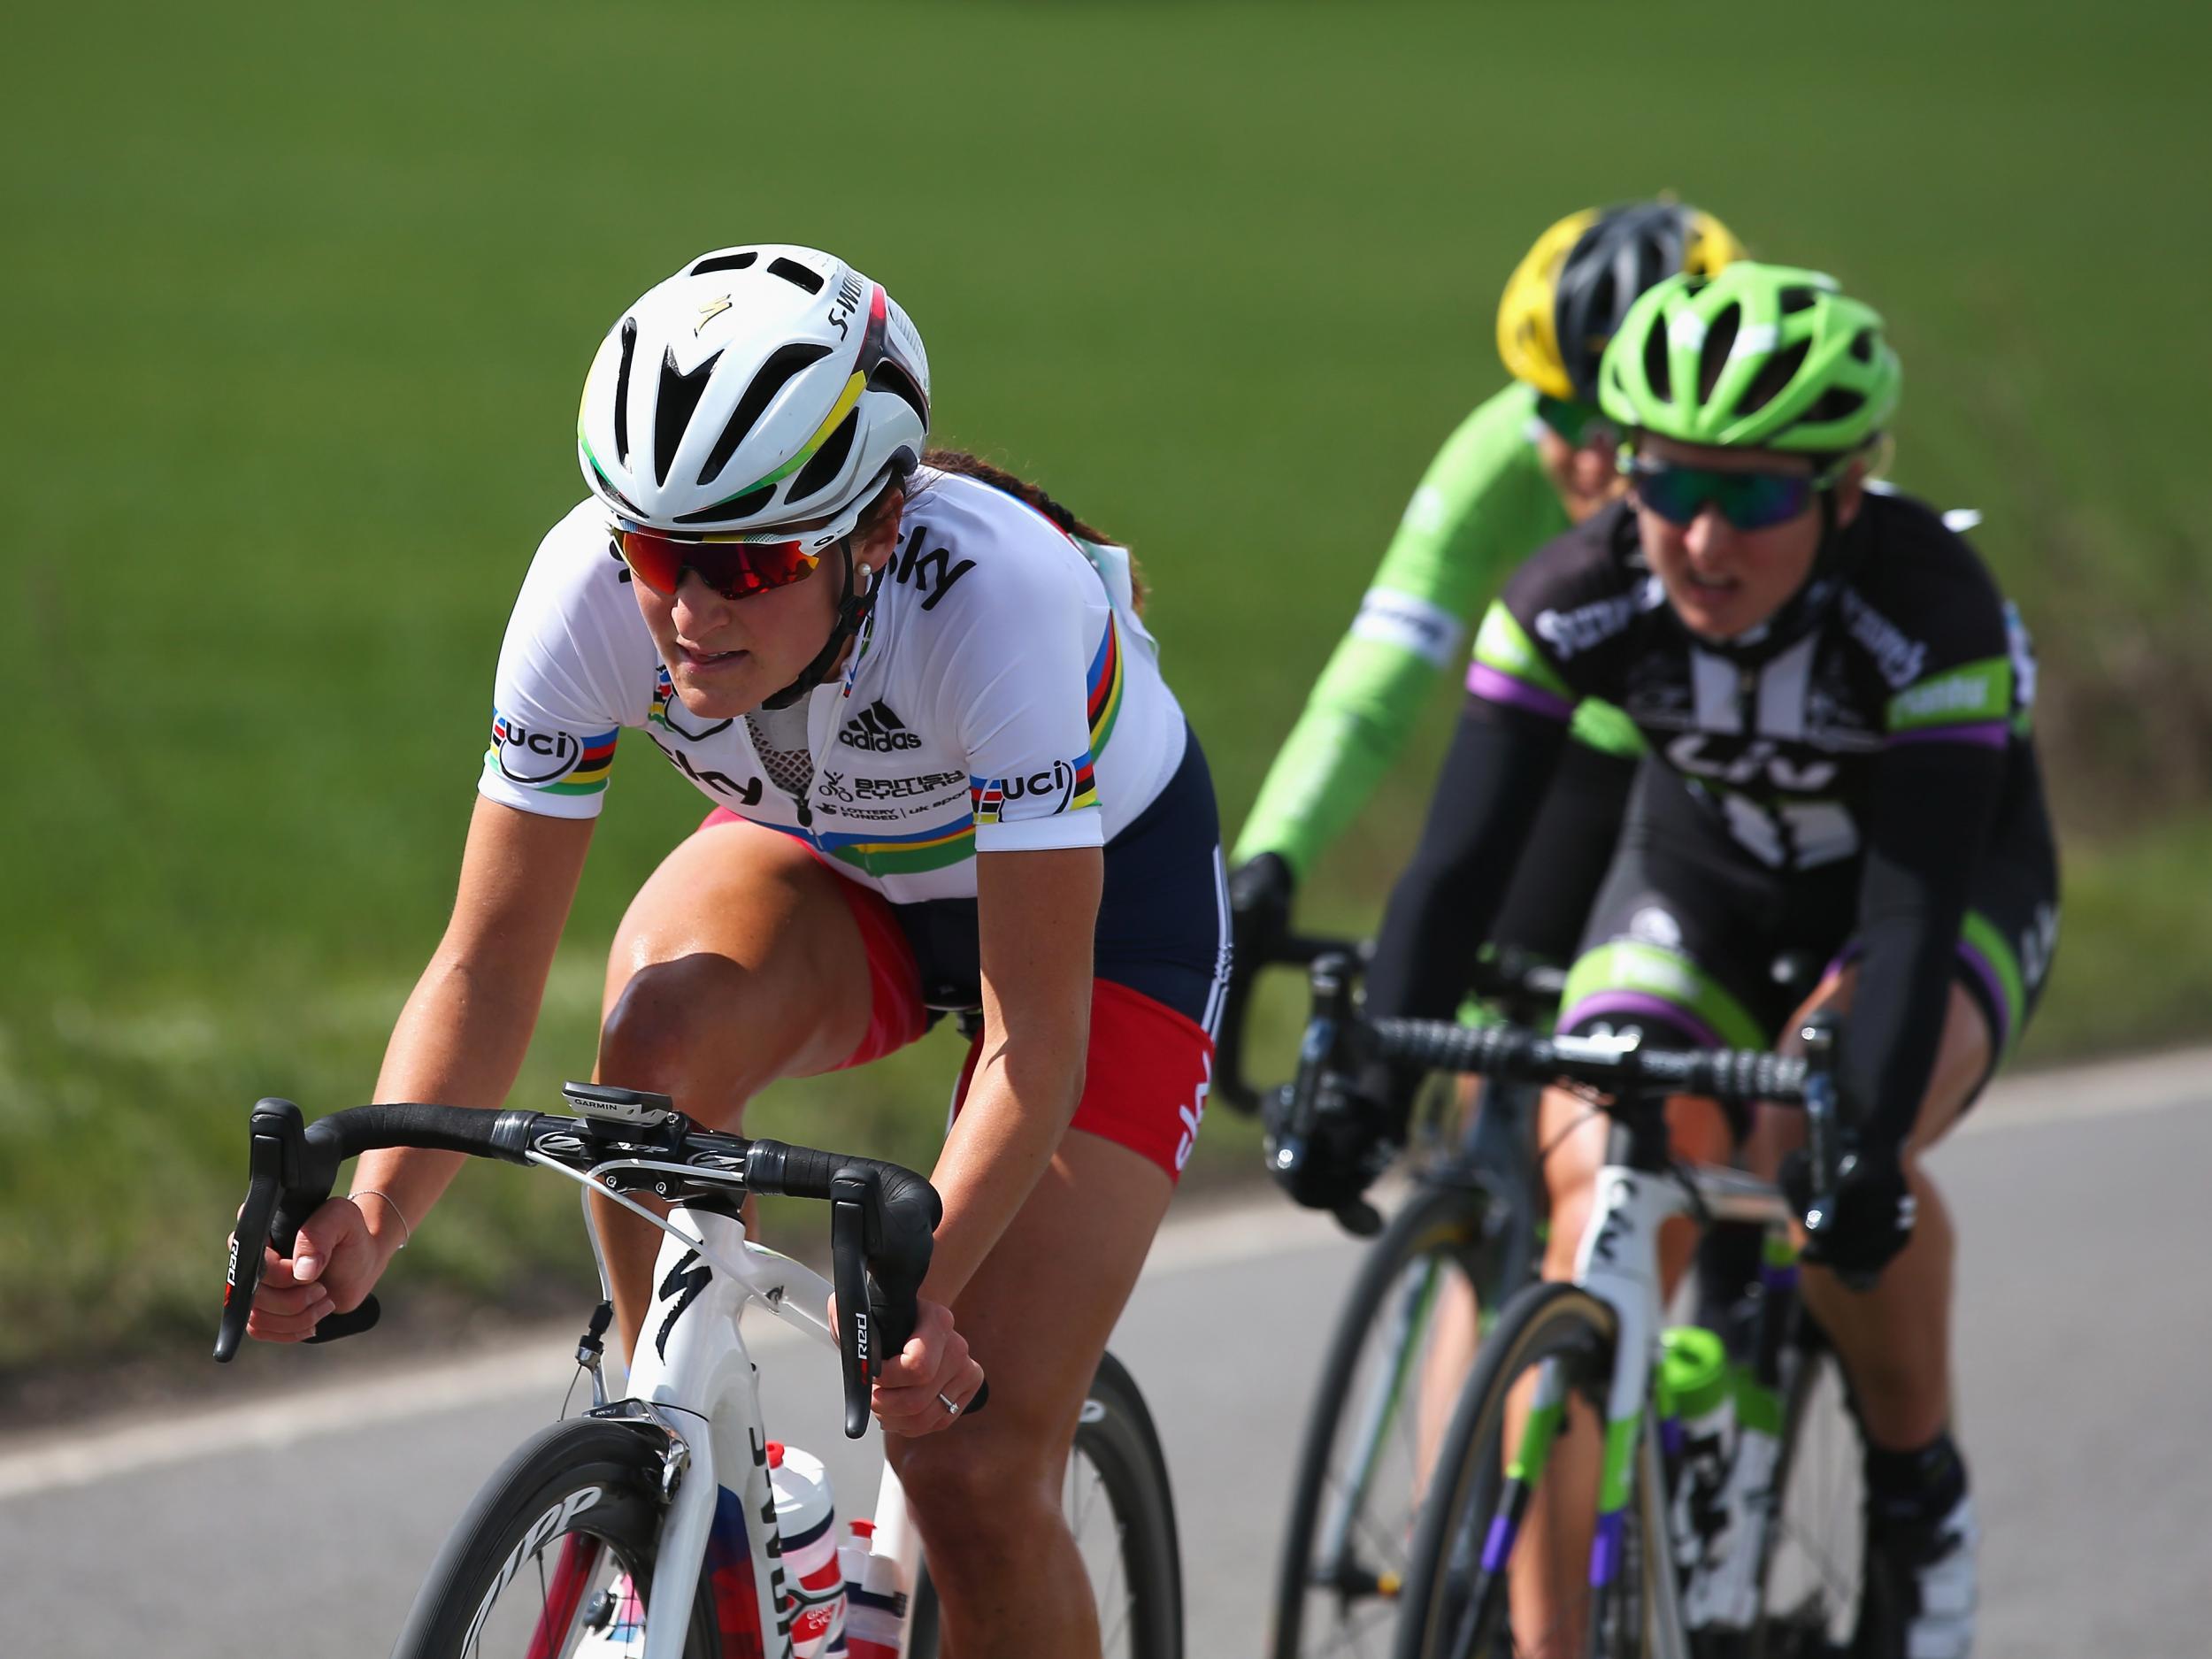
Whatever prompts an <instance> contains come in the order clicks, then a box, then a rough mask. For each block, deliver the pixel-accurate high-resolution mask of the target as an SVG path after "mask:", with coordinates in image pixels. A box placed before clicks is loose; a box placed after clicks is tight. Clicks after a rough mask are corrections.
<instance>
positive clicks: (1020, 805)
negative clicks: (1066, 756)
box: [968, 750, 1098, 824]
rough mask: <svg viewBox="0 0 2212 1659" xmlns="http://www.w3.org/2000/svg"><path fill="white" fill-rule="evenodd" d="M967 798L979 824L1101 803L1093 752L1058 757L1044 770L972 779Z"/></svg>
mask: <svg viewBox="0 0 2212 1659" xmlns="http://www.w3.org/2000/svg"><path fill="white" fill-rule="evenodd" d="M968 799H969V803H970V806H971V808H972V810H973V812H974V814H975V821H976V822H977V823H978V824H1010V823H1012V822H1014V821H1015V820H1016V819H1018V818H1050V817H1051V816H1053V814H1055V813H1056V812H1077V811H1080V810H1082V809H1083V808H1085V807H1087V806H1096V805H1097V804H1098V785H1097V782H1096V780H1094V776H1093V769H1092V765H1091V757H1090V752H1089V751H1088V750H1085V751H1084V752H1083V753H1082V754H1080V755H1078V756H1077V757H1075V758H1074V759H1073V760H1056V761H1054V762H1053V763H1052V764H1051V765H1050V766H1048V767H1047V768H1045V769H1044V770H1042V771H1041V772H1023V773H1018V774H1017V775H1015V776H1013V777H1010V778H970V779H969V780H968Z"/></svg>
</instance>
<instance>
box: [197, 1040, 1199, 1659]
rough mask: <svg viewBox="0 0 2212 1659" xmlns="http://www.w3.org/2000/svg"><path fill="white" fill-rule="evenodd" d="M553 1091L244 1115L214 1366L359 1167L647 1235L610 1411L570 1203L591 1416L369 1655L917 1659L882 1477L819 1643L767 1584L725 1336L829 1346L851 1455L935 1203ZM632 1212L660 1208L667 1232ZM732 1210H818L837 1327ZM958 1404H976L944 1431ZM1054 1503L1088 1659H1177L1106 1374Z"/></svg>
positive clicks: (751, 1470) (451, 1551)
mask: <svg viewBox="0 0 2212 1659" xmlns="http://www.w3.org/2000/svg"><path fill="white" fill-rule="evenodd" d="M564 1093H565V1095H566V1096H567V1098H568V1101H569V1103H570V1104H571V1106H572V1108H573V1109H574V1110H575V1112H576V1116H574V1117H562V1116H552V1115H547V1114H542V1113H538V1112H531V1111H502V1112H488V1111H476V1110H468V1109H465V1108H459V1107H450V1106H430V1105H415V1104H400V1105H378V1106H362V1107H356V1108H354V1109H352V1110H347V1111H342V1112H335V1113H333V1114H331V1115H330V1116H328V1117H326V1118H319V1119H318V1120H317V1121H316V1122H315V1123H314V1124H313V1125H305V1124H304V1123H303V1118H302V1116H301V1113H300V1110H299V1108H298V1107H296V1106H295V1105H293V1104H292V1103H291V1102H289V1101H282V1100H265V1101H262V1102H260V1103H259V1104H257V1106H256V1107H255V1108H254V1112H253V1119H252V1127H251V1179H250V1187H249V1190H248V1194H247V1198H246V1202H245V1206H244V1208H243V1209H242V1210H241V1211H240V1214H239V1218H238V1225H237V1229H236V1231H235V1232H234V1234H233V1235H232V1241H231V1262H230V1272H229V1277H228V1281H227V1289H226V1292H225V1299H224V1312H223V1320H222V1326H221V1330H220V1333H219V1335H218V1337H217V1340H216V1345H215V1357H216V1358H217V1359H219V1360H227V1359H229V1358H230V1357H231V1356H233V1355H234V1353H235V1352H236V1351H237V1348H238V1346H239V1343H240V1341H241V1340H242V1338H243V1335H244V1332H245V1324H246V1315H247V1311H248V1310H249V1309H250V1306H251V1304H252V1301H253V1293H254V1289H255V1286H256V1285H257V1283H258V1282H259V1279H260V1275H261V1271H262V1264H263V1260H264V1254H263V1252H264V1248H265V1246H267V1245H269V1244H271V1243H273V1244H274V1245H275V1247H276V1248H277V1249H278V1251H279V1253H280V1255H286V1256H288V1255H289V1254H290V1252H291V1248H292V1241H293V1239H294V1237H295V1235H296V1233H297V1232H298V1229H299V1225H300V1223H301V1222H302V1221H303V1220H304V1219H305V1218H306V1217H308V1216H309V1215H311V1213H313V1211H314V1210H315V1209H316V1208H317V1207H318V1206H319V1204H320V1203H321V1202H323V1200H324V1199H325V1198H326V1196H327V1195H328V1194H329V1191H330V1188H331V1186H332V1184H333V1182H334V1179H335V1177H336V1174H337V1171H338V1166H339V1164H341V1163H342V1162H343V1161H344V1160H345V1159H347V1158H349V1157H351V1156H355V1155H357V1154H358V1153H361V1152H365V1151H368V1150H371V1149H373V1148H380V1147H396V1146H412V1147H425V1148H434V1149H438V1150H443V1151H450V1152H462V1153H469V1154H473V1155H475V1156H485V1157H495V1158H501V1159H504V1160H506V1161H508V1162H511V1163H518V1164H536V1165H538V1166H539V1167H541V1168H543V1169H548V1170H552V1171H557V1172H559V1173H561V1174H563V1175H565V1176H567V1177H568V1178H569V1179H572V1180H574V1181H577V1182H578V1183H580V1185H582V1186H583V1187H586V1188H587V1189H588V1190H591V1191H596V1192H599V1193H601V1194H606V1195H610V1196H611V1197H612V1198H613V1199H614V1200H615V1202H618V1203H621V1204H623V1205H624V1206H625V1207H626V1208H628V1209H630V1210H634V1211H635V1212H636V1213H637V1214H639V1215H641V1216H643V1217H646V1218H647V1219H649V1220H650V1221H652V1222H653V1223H654V1225H657V1226H658V1227H660V1228H661V1229H662V1231H663V1232H664V1233H666V1234H667V1235H668V1236H667V1238H666V1239H665V1240H664V1242H663V1244H662V1247H661V1252H660V1258H659V1261H658V1263H657V1266H656V1269H655V1279H654V1286H655V1288H654V1302H653V1306H652V1309H651V1310H650V1312H649V1314H648V1316H647V1319H646V1322H645V1325H644V1329H643V1331H642V1332H641V1337H640V1341H639V1352H638V1353H637V1354H636V1355H635V1356H634V1363H633V1364H632V1366H631V1368H630V1371H629V1375H628V1379H627V1384H626V1389H625V1397H624V1398H621V1399H618V1400H611V1399H609V1398H608V1397H607V1391H606V1388H605V1386H604V1381H603V1370H602V1365H601V1359H602V1351H603V1343H602V1339H603V1336H604V1334H605V1332H606V1329H607V1325H608V1324H609V1322H610V1319H611V1310H610V1308H609V1305H608V1303H607V1302H606V1301H605V1300H604V1299H603V1300H602V1302H601V1303H600V1305H599V1307H598V1309H597V1310H595V1313H594V1315H593V1317H592V1320H591V1324H590V1325H589V1327H588V1330H587V1331H586V1333H585V1335H584V1337H583V1340H582V1341H581V1343H580V1346H579V1348H578V1353H577V1359H578V1363H580V1365H582V1366H583V1367H584V1368H585V1369H586V1370H587V1371H588V1373H589V1375H590V1378H591V1383H592V1404H591V1407H590V1409H588V1411H586V1412H585V1413H584V1414H583V1415H581V1416H579V1417H565V1418H563V1419H561V1420H559V1421H557V1422H555V1423H552V1424H549V1425H547V1426H546V1427H545V1428H543V1429H541V1430H540V1431H539V1432H537V1433H535V1434H534V1435H532V1436H531V1437H530V1438H529V1439H528V1440H525V1441H524V1442H523V1444H522V1445H521V1446H520V1447H518V1448H517V1449H516V1450H515V1452H514V1454H513V1455H511V1457H510V1458H509V1459H508V1460H507V1462H506V1463H505V1464H504V1465H503V1467H502V1468H500V1469H499V1471H497V1472H495V1474H494V1475H493V1476H492V1478H491V1479H490V1480H489V1481H488V1482H487V1483H486V1485H485V1486H484V1488H483V1490H482V1491H481V1492H480V1493H479V1494H478V1495H477V1497H476V1499H475V1501H474V1502H472V1504H471V1505H470V1507H469V1509H468V1510H467V1511H466V1513H465V1515H464V1516H463V1517H462V1518H461V1520H460V1522H459V1523H458V1524H457V1525H456V1527H455V1528H454V1531H453V1532H452V1534H451V1536H450V1537H449V1539H448V1540H447V1542H446V1545H445V1547H444V1548H443V1549H442V1551H441V1552H440V1553H439V1555H438V1558H437V1560H436V1562H435V1563H434V1564H433V1566H432V1568H431V1571H430V1574H429V1577H428V1578H426V1580H425V1582H424V1585H423V1587H422V1589H421V1591H420V1593H419V1594H418V1596H417V1598H416V1601H415V1606H414V1610H413V1611H412V1613H411V1615H410V1616H409V1618H408V1621H407V1624H406V1626H405V1628H404V1629H403V1631H402V1632H401V1635H400V1638H399V1640H398V1642H397V1644H396V1647H394V1649H393V1651H394V1653H395V1655H402V1656H403V1659H489V1656H490V1655H509V1654H512V1655H526V1659H615V1655H622V1656H623V1659H792V1655H794V1654H795V1652H798V1651H806V1652H821V1653H826V1654H829V1655H844V1654H848V1653H849V1654H852V1655H856V1656H857V1655H869V1656H870V1659H878V1656H879V1659H933V1656H934V1655H935V1653H936V1651H937V1622H936V1602H935V1597H934V1594H933V1591H932V1588H931V1586H930V1582H929V1577H928V1569H927V1564H926V1562H925V1561H924V1560H923V1559H922V1552H921V1543H920V1540H919V1537H918V1534H917V1533H916V1532H915V1531H914V1529H913V1527H912V1526H911V1525H910V1523H909V1519H908V1514H907V1506H906V1500H905V1494H904V1493H903V1492H902V1490H901V1489H900V1486H899V1483H898V1479H897V1477H896V1476H895V1474H894V1473H893V1472H892V1471H890V1469H889V1468H888V1466H887V1467H886V1469H885V1471H884V1474H883V1481H882V1486H881V1489H880V1491H879V1494H878V1497H877V1502H876V1510H875V1516H874V1521H875V1532H874V1538H873V1555H874V1556H875V1557H876V1562H877V1564H876V1567H875V1569H874V1571H872V1572H871V1573H870V1575H869V1584H868V1586H862V1587H860V1588H859V1589H858V1591H857V1593H856V1594H853V1595H852V1596H851V1597H850V1600H849V1606H848V1607H847V1609H846V1614H845V1622H844V1624H842V1625H841V1626H840V1627H837V1628H824V1627H822V1626H823V1624H825V1623H826V1622H827V1621H830V1620H832V1619H833V1618H834V1612H833V1603H834V1601H835V1594H834V1592H828V1593H827V1595H828V1601H827V1602H824V1601H820V1600H819V1599H818V1597H817V1596H816V1595H815V1594H813V1593H811V1592H809V1591H807V1590H804V1589H803V1587H802V1586H798V1585H797V1584H796V1583H795V1582H794V1581H793V1578H792V1577H791V1575H790V1574H789V1573H788V1572H787V1571H786V1568H785V1565H784V1561H783V1549H784V1540H782V1538H781V1537H780V1534H779V1531H778V1528H777V1524H776V1502H775V1495H774V1493H773V1490H772V1485H771V1477H770V1472H769V1459H768V1452H767V1448H768V1444H769V1436H768V1431H767V1427H766V1425H765V1424H764V1421H763V1419H762V1413H761V1404H760V1394H759V1386H758V1381H757V1375H758V1366H757V1362H756V1361H755V1360H754V1359H753V1357H752V1356H751V1355H750V1354H749V1352H748V1350H747V1348H746V1346H745V1340H744V1336H743V1333H742V1332H741V1328H740V1323H739V1316H740V1315H741V1313H743V1312H744V1311H746V1310H748V1309H749V1307H754V1306H757V1307H759V1308H762V1309H764V1310H766V1311H767V1313H768V1314H770V1315H771V1316H772V1317H775V1318H777V1319H780V1320H781V1321H783V1322H784V1323H785V1324H787V1325H791V1326H794V1327H795V1328H796V1329H797V1330H798V1331H800V1332H801V1333H803V1334H805V1335H806V1336H808V1337H810V1338H811V1339H813V1340H816V1341H818V1342H821V1343H823V1344H825V1345H826V1346H831V1347H835V1348H838V1349H839V1350H840V1355H841V1371H842V1375H843V1379H844V1406H845V1432H846V1433H847V1434H848V1435H849V1436H851V1437H853V1438H855V1439H858V1438H859V1437H860V1436H861V1435H863V1434H864V1433H865V1432H866V1430H867V1426H868V1422H869V1416H868V1396H869V1386H870V1383H871V1380H872V1376H873V1374H874V1372H875V1371H876V1370H877V1369H879V1356H883V1355H887V1354H892V1353H895V1352H897V1351H898V1349H899V1348H901V1347H902V1346H903V1344H904V1342H905V1340H906V1335H907V1333H909V1332H910V1330H911V1329H912V1326H913V1320H914V1310H915V1295H916V1292H917V1290H918V1287H919V1286H920V1285H921V1282H922V1279H923V1275H924V1274H925V1273H926V1271H927V1269H928V1266H929V1256H930V1248H931V1235H932V1233H933V1230H934V1228H935V1226H936V1224H937V1220H938V1217H939V1215H940V1210H941V1206H940V1203H939V1200H938V1196H937V1194H936V1191H935V1189H934V1188H933V1187H931V1186H930V1184H929V1183H928V1181H927V1180H926V1179H924V1178H923V1177H921V1176H919V1175H918V1174H916V1173H915V1172H914V1171H911V1170H907V1169H903V1168H901V1167H900V1166H899V1165H897V1164H887V1163H884V1162H882V1161H880V1160H878V1159H873V1158H864V1157H854V1156H841V1155H839V1154H834V1153H829V1152H823V1151H818V1150H815V1149H813V1148H805V1147H795V1146H788V1145H786V1144H784V1143H782V1142H780V1141H766V1140H759V1141H749V1140H746V1139H744V1138H742V1137H741V1136H736V1135H728V1134H721V1133H714V1132H712V1131H708V1130H703V1129H699V1128H697V1127H695V1125H692V1124H691V1122H690V1121H689V1120H688V1119H687V1118H685V1117H684V1116H683V1115H682V1114H680V1113H679V1112H677V1111H675V1110H672V1107H671V1105H670V1102H669V1101H668V1099H667V1098H666V1097H665V1096H664V1095H657V1094H646V1093H643V1092H640V1091H634V1090H629V1089H619V1088H608V1087H598V1086H593V1085H585V1084H574V1083H572V1084H570V1085H568V1086H567V1087H565V1090H564ZM634 1193H649V1194H652V1195H653V1196H655V1197H657V1198H658V1199H661V1200H663V1201H664V1202H667V1203H668V1204H669V1205H670V1206H671V1208H670V1210H669V1212H668V1214H667V1216H666V1217H665V1218H664V1217H660V1216H658V1215H657V1214H655V1213H654V1212H653V1211H652V1210H649V1209H647V1208H646V1207H645V1206H644V1205H643V1204H642V1203H641V1202H638V1200H637V1199H636V1198H634V1197H632V1196H630V1194H634ZM748 1193H756V1194H785V1195H787V1196H792V1197H798V1198H814V1199H820V1200H823V1201H826V1202H828V1204H829V1205H830V1215H831V1224H830V1235H831V1248H832V1262H833V1280H834V1284H835V1287H836V1290H837V1305H838V1313H839V1318H838V1324H839V1326H840V1327H841V1328H840V1329H838V1330H834V1331H833V1330H832V1329H831V1328H830V1326H829V1325H828V1323H827V1321H826V1308H827V1304H828V1296H829V1292H830V1289H831V1285H832V1281H830V1280H825V1279H823V1278H822V1277H821V1275H819V1274H818V1273H816V1272H814V1271H812V1270H811V1269H810V1268H808V1267H806V1266H804V1265H803V1263H798V1262H795V1261H793V1260H791V1259H790V1258H788V1257H787V1256H781V1255H780V1254H778V1253H777V1252H776V1251H773V1250H771V1249H768V1248H765V1247H764V1246H762V1245H759V1244H756V1243H754V1242H752V1241H751V1240H749V1239H748V1238H747V1237H746V1235H745V1229H744V1225H743V1224H742V1222H741V1220H740V1218H739V1206H740V1205H741V1203H742V1202H743V1200H744V1198H745V1196H746V1194H748ZM585 1219H586V1225H587V1226H588V1228H590V1230H591V1234H592V1246H593V1251H594V1254H595V1256H596V1257H597V1259H598V1261H599V1263H600V1279H601V1289H602V1296H603V1298H604V1295H605V1286H606V1263H605V1256H604V1252H603V1249H602V1248H601V1244H600V1240H599V1236H598V1233H597V1230H596V1228H595V1227H594V1226H592V1225H591V1210H590V1206H589V1205H588V1204H587V1205H586V1206H585ZM376 1319H377V1307H376V1302H375V1299H374V1298H373V1297H372V1298H371V1299H369V1300H368V1301H366V1302H364V1303H363V1304H362V1306H361V1307H360V1308H359V1309H357V1310H355V1311H353V1312H351V1313H348V1314H337V1315H333V1316H331V1317H329V1318H326V1319H325V1320H324V1321H323V1322H322V1324H321V1325H319V1326H318V1327H317V1332H316V1334H315V1335H314V1336H313V1337H312V1338H311V1339H310V1340H311V1341H328V1340H333V1339H334V1338H336V1337H340V1336H346V1335H351V1334H353V1333H356V1332H358V1331H364V1330H366V1329H368V1328H369V1327H370V1326H371V1325H374V1324H375V1323H376ZM986 1386H987V1385H986ZM983 1403H984V1401H983V1397H982V1396H980V1395H979V1396H978V1399H977V1401H976V1402H972V1404H971V1406H970V1408H969V1409H971V1410H973V1409H979V1408H980V1407H981V1405H982V1404H983ZM1066 1502H1067V1513H1068V1517H1069V1521H1070V1524H1071V1527H1072V1528H1073V1529H1074V1531H1075V1533H1076V1540H1077V1543H1078V1546H1079V1548H1081V1550H1082V1552H1083V1555H1084V1558H1085V1563H1086V1565H1087V1568H1088V1570H1089V1572H1090V1577H1091V1581H1092V1585H1093V1587H1094V1591H1095V1593H1096V1594H1097V1596H1098V1612H1099V1624H1100V1626H1101V1629H1102V1633H1103V1635H1104V1637H1105V1644H1106V1645H1105V1651H1106V1652H1107V1653H1108V1654H1109V1655H1127V1656H1128V1659H1179V1655H1180V1654H1181V1652H1182V1583H1181V1569H1180V1564H1179V1553H1178V1548H1177V1542H1176V1532H1175V1512H1174V1505H1173V1502H1172V1498H1171V1494H1170V1490H1169V1486H1168V1478H1167V1467H1166V1463H1165V1462H1164V1459H1163V1457H1162V1455H1161V1452H1160V1446H1159V1440H1158V1436H1157V1434H1156V1432H1155V1431H1154V1429H1153V1426H1152V1421H1151V1417H1150V1416H1149V1414H1148V1412H1147V1410H1146V1409H1145V1405H1144V1401H1143V1398H1142V1396H1141V1394H1139V1393H1138V1391H1137V1387H1136V1385H1135V1383H1134V1382H1133V1380H1132V1379H1130V1377H1129V1374H1128V1372H1127V1371H1125V1370H1124V1369H1123V1368H1122V1367H1121V1366H1120V1365H1119V1364H1118V1363H1117V1362H1116V1361H1115V1360H1114V1358H1113V1356H1110V1355H1108V1356H1105V1358H1104V1359H1103V1361H1102V1363H1101V1365H1100V1367H1099V1371H1098V1373H1097V1376H1096V1378H1095V1379H1094V1382H1093V1385H1092V1387H1091V1389H1090V1392H1089V1394H1088V1397H1087V1399H1086V1401H1085V1403H1084V1407H1083V1410H1082V1414H1081V1421H1080V1423H1079V1426H1078V1429H1077V1431H1076V1436H1075V1442H1074V1447H1073V1450H1072V1453H1071V1456H1070V1459H1069V1463H1068V1473H1067V1477H1066ZM870 1586H872V1587H870ZM810 1619H812V1620H815V1621H817V1622H816V1623H815V1624H810Z"/></svg>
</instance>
